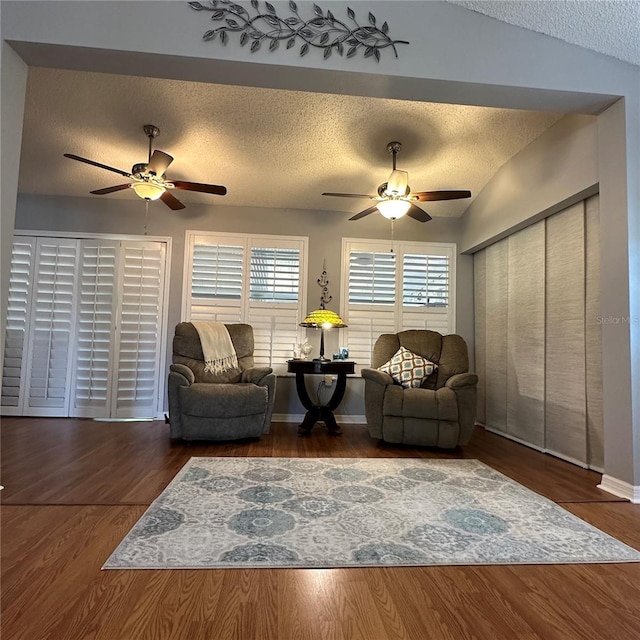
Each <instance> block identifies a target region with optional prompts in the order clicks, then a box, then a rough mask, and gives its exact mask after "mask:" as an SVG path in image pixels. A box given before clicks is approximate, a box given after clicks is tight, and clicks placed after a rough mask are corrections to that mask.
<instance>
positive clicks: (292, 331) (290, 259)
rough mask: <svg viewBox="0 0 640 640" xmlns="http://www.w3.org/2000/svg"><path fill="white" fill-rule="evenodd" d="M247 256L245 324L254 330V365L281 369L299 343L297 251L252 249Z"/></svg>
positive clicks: (298, 257)
mask: <svg viewBox="0 0 640 640" xmlns="http://www.w3.org/2000/svg"><path fill="white" fill-rule="evenodd" d="M273 243H274V242H272V244H273ZM294 243H295V244H298V242H297V241H294ZM278 244H291V243H283V242H280V243H278ZM250 256H251V257H250V269H249V272H250V276H249V312H248V323H249V324H250V325H251V326H252V327H253V334H254V340H255V350H254V353H253V356H254V361H255V364H256V366H274V365H275V366H276V367H278V365H281V366H284V364H283V363H284V362H286V361H287V360H288V359H289V358H291V355H292V352H293V345H294V344H295V343H296V342H299V334H300V330H299V328H298V323H299V322H300V321H301V320H302V318H301V317H300V314H299V291H300V248H299V247H295V246H289V247H287V246H279V247H265V246H251V248H250Z"/></svg>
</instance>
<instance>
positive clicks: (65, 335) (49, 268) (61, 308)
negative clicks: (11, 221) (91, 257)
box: [23, 238, 78, 416]
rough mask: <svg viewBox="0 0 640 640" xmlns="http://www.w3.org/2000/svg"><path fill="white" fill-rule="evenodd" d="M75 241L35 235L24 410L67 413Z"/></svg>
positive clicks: (36, 412) (29, 411) (75, 259)
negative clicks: (36, 239) (36, 236)
mask: <svg viewBox="0 0 640 640" xmlns="http://www.w3.org/2000/svg"><path fill="white" fill-rule="evenodd" d="M77 254H78V241H77V240H68V239H64V238H38V241H37V243H36V262H35V269H34V286H33V295H32V299H31V312H30V319H29V325H30V332H29V333H30V342H29V349H28V365H27V366H28V369H27V381H26V388H27V398H26V405H25V409H24V412H23V413H24V415H29V416H67V415H69V413H68V412H69V396H70V393H69V389H70V383H71V357H70V355H71V352H72V344H73V332H74V293H75V285H76V262H77Z"/></svg>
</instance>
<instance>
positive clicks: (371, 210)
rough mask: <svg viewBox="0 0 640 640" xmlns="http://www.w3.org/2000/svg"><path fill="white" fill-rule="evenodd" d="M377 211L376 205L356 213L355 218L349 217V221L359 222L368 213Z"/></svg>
mask: <svg viewBox="0 0 640 640" xmlns="http://www.w3.org/2000/svg"><path fill="white" fill-rule="evenodd" d="M417 208H418V207H416V209H417ZM377 210H378V205H377V204H374V205H373V207H369V208H368V209H365V210H364V211H361V212H360V213H356V215H355V216H351V217H350V218H349V220H360V218H364V217H365V216H368V215H369V214H370V213H373V212H374V211H377Z"/></svg>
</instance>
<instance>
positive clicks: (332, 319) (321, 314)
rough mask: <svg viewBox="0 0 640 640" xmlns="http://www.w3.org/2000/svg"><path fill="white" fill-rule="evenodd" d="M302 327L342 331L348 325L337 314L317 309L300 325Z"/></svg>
mask: <svg viewBox="0 0 640 640" xmlns="http://www.w3.org/2000/svg"><path fill="white" fill-rule="evenodd" d="M300 326H301V327H321V328H323V329H342V328H343V327H346V326H347V325H346V324H345V323H344V320H343V319H342V318H341V317H340V316H339V315H338V314H337V313H336V312H335V311H330V310H329V309H316V310H315V311H311V312H310V313H309V314H308V315H307V317H306V318H305V319H304V320H303V321H302V322H301V323H300Z"/></svg>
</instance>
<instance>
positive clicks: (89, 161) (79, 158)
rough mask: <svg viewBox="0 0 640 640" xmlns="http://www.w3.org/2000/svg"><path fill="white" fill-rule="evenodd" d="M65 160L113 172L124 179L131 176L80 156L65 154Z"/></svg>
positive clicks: (126, 172)
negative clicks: (69, 159)
mask: <svg viewBox="0 0 640 640" xmlns="http://www.w3.org/2000/svg"><path fill="white" fill-rule="evenodd" d="M64 157H65V158H71V159H72V160H77V161H78V162H84V163H85V164H90V165H91V166H93V167H99V168H100V169H106V170H107V171H113V172H114V173H119V174H120V175H121V176H124V177H125V178H132V177H133V176H132V175H131V174H130V173H129V172H128V171H122V170H121V169H116V168H115V167H110V166H108V165H106V164H101V163H100V162H95V160H88V159H87V158H81V157H80V156H74V155H73V154H72V153H65V154H64Z"/></svg>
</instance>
